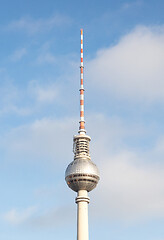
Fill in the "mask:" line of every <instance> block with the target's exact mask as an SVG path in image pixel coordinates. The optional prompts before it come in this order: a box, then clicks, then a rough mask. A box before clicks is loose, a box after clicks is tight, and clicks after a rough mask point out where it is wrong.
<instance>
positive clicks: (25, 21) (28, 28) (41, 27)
mask: <svg viewBox="0 0 164 240" xmlns="http://www.w3.org/2000/svg"><path fill="white" fill-rule="evenodd" d="M70 22H71V19H70V18H69V17H67V16H63V15H60V14H56V15H54V16H52V17H50V18H48V19H42V18H40V19H33V18H31V17H22V18H21V19H19V20H15V21H12V22H11V23H10V24H9V25H8V26H7V29H8V30H14V31H18V30H23V31H25V32H27V33H28V34H36V33H40V32H44V31H49V30H51V29H53V28H54V27H61V26H63V25H65V24H67V25H68V24H69V23H70Z"/></svg>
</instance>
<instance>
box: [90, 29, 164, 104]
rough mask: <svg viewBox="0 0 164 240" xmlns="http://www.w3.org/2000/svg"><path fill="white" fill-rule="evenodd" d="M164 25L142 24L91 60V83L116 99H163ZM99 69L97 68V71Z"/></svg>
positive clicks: (149, 100)
mask: <svg viewBox="0 0 164 240" xmlns="http://www.w3.org/2000/svg"><path fill="white" fill-rule="evenodd" d="M163 52H164V27H163V26H161V27H159V26H157V27H145V26H139V27H137V28H135V29H134V30H133V31H132V32H131V33H129V34H127V35H125V36H124V37H122V39H121V40H120V41H119V43H118V44H117V45H115V46H112V47H109V48H107V49H103V50H101V51H99V52H98V53H97V56H96V58H95V59H93V60H92V61H90V62H89V63H88V69H89V71H88V72H87V74H88V75H89V79H94V82H93V83H92V86H94V87H98V88H101V89H103V90H104V91H105V92H106V93H108V94H109V92H110V94H112V95H114V96H116V97H117V98H124V99H133V100H134V101H142V102H143V101H145V102H152V101H159V102H161V101H162V102H163V101H164V81H163V75H164V65H163V62H164V54H163ZM95 69H96V71H95Z"/></svg>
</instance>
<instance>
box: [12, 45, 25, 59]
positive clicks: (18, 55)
mask: <svg viewBox="0 0 164 240" xmlns="http://www.w3.org/2000/svg"><path fill="white" fill-rule="evenodd" d="M26 54H27V50H26V48H21V49H18V50H16V51H15V52H14V53H13V54H12V55H11V56H10V59H11V60H12V61H13V62H17V61H19V60H21V59H22V58H23V57H24V56H25V55H26Z"/></svg>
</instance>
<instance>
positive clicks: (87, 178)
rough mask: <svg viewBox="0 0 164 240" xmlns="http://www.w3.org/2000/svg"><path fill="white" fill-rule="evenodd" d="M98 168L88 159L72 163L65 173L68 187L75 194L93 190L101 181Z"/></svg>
mask: <svg viewBox="0 0 164 240" xmlns="http://www.w3.org/2000/svg"><path fill="white" fill-rule="evenodd" d="M99 178H100V177H99V171H98V168H97V166H96V165H95V164H94V163H93V162H92V161H91V160H88V159H86V158H80V159H76V160H74V161H72V162H71V163H70V164H69V165H68V167H67V169H66V172H65V180H66V182H67V184H68V186H69V187H70V188H71V189H72V190H73V191H75V192H78V191H79V190H87V191H88V192H90V191H91V190H93V189H94V188H95V187H96V185H97V183H98V181H99Z"/></svg>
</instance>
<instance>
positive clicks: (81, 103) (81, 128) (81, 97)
mask: <svg viewBox="0 0 164 240" xmlns="http://www.w3.org/2000/svg"><path fill="white" fill-rule="evenodd" d="M80 35H81V64H80V122H79V123H80V127H79V133H80V134H85V133H86V130H85V121H84V85H83V70H84V64H83V29H81V30H80Z"/></svg>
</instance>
